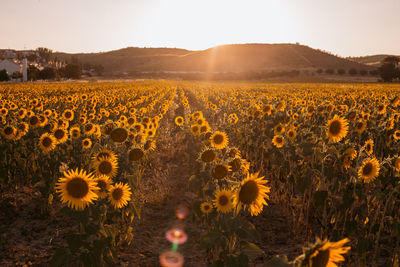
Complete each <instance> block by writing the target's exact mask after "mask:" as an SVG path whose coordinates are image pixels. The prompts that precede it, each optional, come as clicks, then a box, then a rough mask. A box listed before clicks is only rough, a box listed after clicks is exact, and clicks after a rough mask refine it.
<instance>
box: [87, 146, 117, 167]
mask: <svg viewBox="0 0 400 267" xmlns="http://www.w3.org/2000/svg"><path fill="white" fill-rule="evenodd" d="M102 157H106V158H109V159H111V161H114V160H115V161H116V160H118V157H117V155H115V153H114V152H113V151H111V150H108V149H102V150H100V151H99V152H98V153H97V154H96V155H94V156H93V157H92V162H93V164H95V163H96V162H98V161H100V159H101V158H102Z"/></svg>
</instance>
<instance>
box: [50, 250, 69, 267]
mask: <svg viewBox="0 0 400 267" xmlns="http://www.w3.org/2000/svg"><path fill="white" fill-rule="evenodd" d="M70 257H71V256H70V254H69V252H68V250H67V249H66V248H59V249H57V250H56V253H54V255H53V257H52V258H51V261H50V267H53V266H54V267H58V266H63V265H66V264H67V263H68V259H69V258H70Z"/></svg>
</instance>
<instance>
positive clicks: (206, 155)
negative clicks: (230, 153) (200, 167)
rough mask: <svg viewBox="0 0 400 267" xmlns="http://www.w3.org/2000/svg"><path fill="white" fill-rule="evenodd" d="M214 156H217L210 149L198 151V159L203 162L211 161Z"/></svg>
mask: <svg viewBox="0 0 400 267" xmlns="http://www.w3.org/2000/svg"><path fill="white" fill-rule="evenodd" d="M216 158H217V154H216V153H215V151H214V150H212V149H205V150H204V151H202V152H201V153H200V157H199V159H200V160H201V161H202V162H205V163H209V162H213V161H214V160H215V159H216Z"/></svg>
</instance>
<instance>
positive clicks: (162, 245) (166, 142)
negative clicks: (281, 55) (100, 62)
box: [0, 80, 400, 267]
mask: <svg viewBox="0 0 400 267" xmlns="http://www.w3.org/2000/svg"><path fill="white" fill-rule="evenodd" d="M0 118H1V127H0V130H1V137H0V153H1V161H0V222H1V223H0V230H1V231H0V232H1V236H0V240H1V241H0V265H1V266H30V265H33V266H160V265H161V266H266V267H273V266H277V267H278V266H286V267H287V266H293V267H301V266H304V267H320V266H321V267H323V266H328V267H329V266H330V267H334V266H393V267H395V266H397V267H398V266H399V254H400V211H399V210H400V191H399V190H400V182H399V177H400V122H399V120H400V86H398V85H387V84H384V85H383V84H350V83H349V84H305V83H303V84H295V83H291V84H282V83H275V84H265V83H255V82H252V83H245V82H236V83H222V82H197V83H195V82H184V81H151V80H149V81H135V82H103V83H32V84H3V85H0Z"/></svg>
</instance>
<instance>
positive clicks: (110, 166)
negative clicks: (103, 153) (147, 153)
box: [94, 157, 118, 178]
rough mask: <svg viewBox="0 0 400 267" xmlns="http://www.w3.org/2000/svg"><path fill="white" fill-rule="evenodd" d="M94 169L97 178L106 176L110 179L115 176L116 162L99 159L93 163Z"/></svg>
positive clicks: (108, 159)
mask: <svg viewBox="0 0 400 267" xmlns="http://www.w3.org/2000/svg"><path fill="white" fill-rule="evenodd" d="M94 169H95V171H96V175H97V176H100V175H107V176H108V177H110V178H112V177H114V176H115V175H116V174H117V170H118V161H117V160H116V159H114V160H113V159H111V158H109V157H100V159H99V160H98V161H96V162H94Z"/></svg>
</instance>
